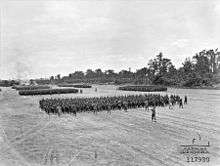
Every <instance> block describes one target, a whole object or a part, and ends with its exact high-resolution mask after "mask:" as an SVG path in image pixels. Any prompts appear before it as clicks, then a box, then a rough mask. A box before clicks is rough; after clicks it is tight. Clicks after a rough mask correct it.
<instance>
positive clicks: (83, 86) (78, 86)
mask: <svg viewBox="0 0 220 166" xmlns="http://www.w3.org/2000/svg"><path fill="white" fill-rule="evenodd" d="M57 86H59V87H74V88H91V87H92V86H91V85H87V84H58V85H57Z"/></svg>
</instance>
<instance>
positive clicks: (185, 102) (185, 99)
mask: <svg viewBox="0 0 220 166" xmlns="http://www.w3.org/2000/svg"><path fill="white" fill-rule="evenodd" d="M184 104H187V96H185V98H184Z"/></svg>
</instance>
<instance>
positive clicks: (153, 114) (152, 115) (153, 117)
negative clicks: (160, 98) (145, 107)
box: [151, 105, 156, 122]
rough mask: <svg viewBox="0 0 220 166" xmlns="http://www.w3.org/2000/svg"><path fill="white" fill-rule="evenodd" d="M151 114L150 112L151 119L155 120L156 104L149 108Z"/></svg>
mask: <svg viewBox="0 0 220 166" xmlns="http://www.w3.org/2000/svg"><path fill="white" fill-rule="evenodd" d="M151 111H152V114H151V121H152V122H156V106H155V105H154V106H153V108H152V109H151Z"/></svg>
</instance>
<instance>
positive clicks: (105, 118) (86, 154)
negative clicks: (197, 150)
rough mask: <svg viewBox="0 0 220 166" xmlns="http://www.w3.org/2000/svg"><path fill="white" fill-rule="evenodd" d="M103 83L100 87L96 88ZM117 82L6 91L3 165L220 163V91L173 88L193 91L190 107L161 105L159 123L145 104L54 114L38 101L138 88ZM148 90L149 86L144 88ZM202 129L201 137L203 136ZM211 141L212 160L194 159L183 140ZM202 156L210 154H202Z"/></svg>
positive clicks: (0, 143) (0, 118)
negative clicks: (34, 92) (65, 90)
mask: <svg viewBox="0 0 220 166" xmlns="http://www.w3.org/2000/svg"><path fill="white" fill-rule="evenodd" d="M95 87H98V92H95V91H94V88H95ZM137 93H141V92H125V91H117V90H116V87H114V86H110V85H108V86H104V85H103V86H95V85H94V86H93V88H91V89H83V94H63V95H52V96H19V95H18V94H17V92H16V91H15V90H12V89H10V88H2V92H0V128H1V130H0V166H2V165H3V166H26V165H27V166H40V165H59V166H63V165H64V166H68V165H69V166H70V165H71V166H78V165H81V166H84V165H85V166H86V165H93V166H99V165H100V166H101V165H106V166H134V165H135V166H139V165H140V166H148V165H149V166H151V165H152V166H158V165H167V166H173V165H183V166H184V165H210V166H212V165H216V166H217V165H220V161H219V158H220V121H219V119H220V114H219V110H220V104H219V103H220V91H217V90H216V91H215V90H199V89H194V90H190V89H184V90H183V89H168V91H167V92H160V94H166V93H168V94H171V93H175V94H179V95H180V96H181V95H182V96H184V95H187V96H188V98H189V99H188V100H189V103H188V105H186V106H185V107H184V109H179V108H178V107H177V106H176V107H175V108H174V109H173V110H169V109H168V108H157V123H152V122H151V119H150V118H151V114H150V112H146V111H144V109H135V110H128V112H123V111H112V114H107V113H106V112H105V111H104V112H101V113H98V114H97V115H94V114H92V113H81V114H77V117H74V116H70V115H62V116H61V117H60V118H58V117H57V116H55V115H53V116H50V117H49V116H48V115H46V114H45V113H44V112H43V111H40V109H39V105H38V101H39V99H41V98H46V97H76V96H79V97H82V96H86V97H89V96H90V97H91V96H110V95H112V96H114V95H121V94H137ZM142 93H143V92H142ZM199 135H200V136H201V140H199V139H198V137H199ZM193 138H196V139H197V140H196V141H197V142H198V143H202V144H207V142H208V141H209V142H210V147H209V148H208V151H209V152H210V153H209V154H208V155H206V156H209V157H210V162H209V163H196V162H193V163H188V162H187V160H186V155H184V154H180V145H182V144H191V143H192V139H193ZM198 156H204V155H202V154H199V155H198Z"/></svg>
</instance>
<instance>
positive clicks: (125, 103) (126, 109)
mask: <svg viewBox="0 0 220 166" xmlns="http://www.w3.org/2000/svg"><path fill="white" fill-rule="evenodd" d="M123 108H124V111H125V112H128V102H127V101H124V102H123Z"/></svg>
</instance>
